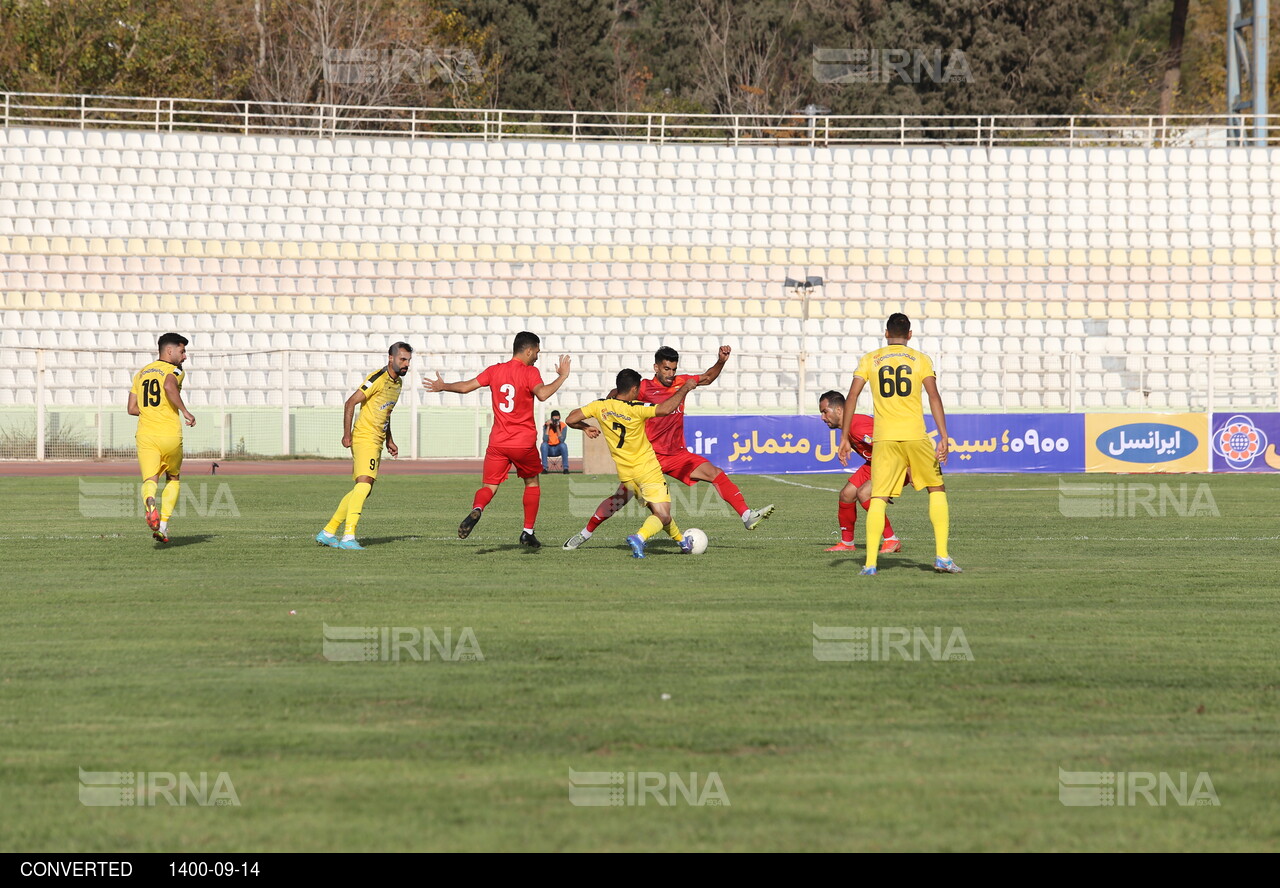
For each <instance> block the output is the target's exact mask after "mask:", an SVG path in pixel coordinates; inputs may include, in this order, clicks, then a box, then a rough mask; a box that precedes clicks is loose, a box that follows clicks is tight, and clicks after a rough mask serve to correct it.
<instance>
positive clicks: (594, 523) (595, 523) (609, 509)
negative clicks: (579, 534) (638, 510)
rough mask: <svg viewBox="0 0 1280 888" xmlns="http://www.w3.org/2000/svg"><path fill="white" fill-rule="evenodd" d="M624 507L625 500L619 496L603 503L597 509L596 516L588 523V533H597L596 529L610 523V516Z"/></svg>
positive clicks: (615, 495)
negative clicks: (607, 522)
mask: <svg viewBox="0 0 1280 888" xmlns="http://www.w3.org/2000/svg"><path fill="white" fill-rule="evenodd" d="M623 505H624V501H623V498H622V497H620V496H618V495H617V494H614V495H613V496H611V497H609V498H608V499H607V500H605V501H604V502H602V503H601V504H600V505H599V506H597V507H596V511H595V514H594V515H592V516H591V520H589V521H588V522H587V533H595V532H596V528H597V527H599V526H600V525H601V524H604V523H605V522H606V521H608V520H609V516H611V515H612V514H613V513H614V512H616V511H618V510H619V509H621V508H622V506H623Z"/></svg>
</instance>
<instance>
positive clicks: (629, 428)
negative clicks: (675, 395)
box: [579, 398, 662, 481]
mask: <svg viewBox="0 0 1280 888" xmlns="http://www.w3.org/2000/svg"><path fill="white" fill-rule="evenodd" d="M579 409H581V410H582V415H583V416H588V417H590V418H592V419H594V420H595V421H596V422H598V423H600V429H601V433H602V434H603V435H604V440H605V443H606V444H608V445H609V454H610V455H611V456H612V457H613V461H614V462H615V463H616V464H617V466H618V477H619V478H620V479H622V480H623V481H626V480H628V479H632V478H644V477H647V476H649V475H651V474H652V473H654V472H657V473H658V476H659V477H661V476H662V466H661V465H660V464H659V463H658V457H657V455H656V454H655V453H654V452H653V445H652V444H650V443H649V436H648V435H647V434H645V430H644V423H645V420H647V419H652V418H653V417H655V416H657V415H658V408H657V407H655V406H653V405H651V404H637V403H635V402H634V401H619V400H618V399H617V398H601V399H600V400H599V401H592V402H591V403H590V404H588V405H586V406H585V407H581V408H579Z"/></svg>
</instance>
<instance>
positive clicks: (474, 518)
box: [422, 330, 569, 549]
mask: <svg viewBox="0 0 1280 888" xmlns="http://www.w3.org/2000/svg"><path fill="white" fill-rule="evenodd" d="M541 351H542V340H541V339H539V338H538V335H537V334H536V333H530V332H528V331H527V330H526V331H523V332H521V333H517V334H516V338H515V341H514V342H513V343H512V345H511V360H510V361H507V362H506V363H503V364H494V365H493V366H492V367H486V368H485V369H484V370H483V371H482V372H481V373H480V375H479V376H477V377H476V378H474V379H468V380H466V381H465V382H445V381H444V380H443V379H441V378H440V374H439V373H437V374H436V378H435V379H425V378H424V379H423V380H422V385H423V386H424V387H425V388H426V390H427V391H429V392H455V393H457V394H462V395H465V394H467V393H468V392H474V391H475V390H476V389H478V388H481V387H484V386H488V388H489V394H490V396H491V398H492V401H493V428H492V429H490V430H489V447H488V449H486V450H485V452H484V476H483V486H482V487H481V488H480V489H479V490H477V491H476V495H475V498H474V499H472V501H471V511H470V512H469V513H468V514H467V517H466V518H463V519H462V524H460V525H459V526H458V539H460V540H465V539H466V538H467V537H468V536H469V535H470V534H471V529H472V528H473V527H475V526H476V524H477V523H478V522H479V521H480V517H481V516H482V515H483V514H484V507H485V506H487V505H489V502H490V501H491V500H492V499H493V495H494V494H495V493H497V492H498V487H499V485H501V484H502V482H503V481H506V480H507V472H509V471H510V470H511V467H512V466H514V467H515V470H516V474H517V475H518V476H520V478H521V479H522V480H523V481H524V530H523V531H522V532H521V533H520V545H522V546H528V547H529V548H531V549H538V548H541V547H542V543H540V542H538V538H537V537H536V536H534V533H533V524H534V522H535V521H536V520H537V519H538V503H539V501H540V499H541V497H542V488H540V487H539V486H538V475H540V474H541V473H542V455H541V454H539V453H538V427H537V426H536V425H534V423H533V399H534V398H537V399H538V400H539V401H545V400H547V398H550V397H551V396H552V395H554V394H555V393H556V392H557V391H558V390H559V389H560V386H562V385H564V381H565V380H566V379H568V378H569V356H568V355H561V356H560V363H559V364H557V365H556V378H555V379H554V380H552V381H551V382H543V381H542V374H541V373H539V372H538V368H537V367H535V366H533V365H534V364H535V363H536V362H537V360H538V354H539V352H541Z"/></svg>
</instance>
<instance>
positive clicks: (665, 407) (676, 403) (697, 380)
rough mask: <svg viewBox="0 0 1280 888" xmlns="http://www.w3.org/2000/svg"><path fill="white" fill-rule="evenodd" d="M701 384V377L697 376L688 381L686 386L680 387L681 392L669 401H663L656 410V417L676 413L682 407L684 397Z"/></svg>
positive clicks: (668, 399)
mask: <svg viewBox="0 0 1280 888" xmlns="http://www.w3.org/2000/svg"><path fill="white" fill-rule="evenodd" d="M700 384H701V377H696V376H695V377H692V378H690V379H688V380H687V381H686V382H685V384H684V385H682V386H680V390H679V391H677V392H676V393H675V394H674V395H672V396H671V397H670V398H667V400H665V401H663V402H662V403H661V404H659V405H658V406H657V408H656V410H657V412H656V413H654V416H667V415H669V414H672V413H675V412H676V410H677V409H678V408H679V407H680V404H681V402H683V401H684V396H685V395H687V394H689V392H691V391H693V390H694V389H696V388H697V387H698V386H699V385H700Z"/></svg>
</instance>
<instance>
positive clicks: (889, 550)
mask: <svg viewBox="0 0 1280 888" xmlns="http://www.w3.org/2000/svg"><path fill="white" fill-rule="evenodd" d="M901 551H902V540H885V541H884V542H883V543H881V544H880V554H881V555H885V554H890V555H891V554H893V553H894V552H901Z"/></svg>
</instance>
